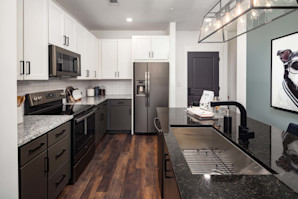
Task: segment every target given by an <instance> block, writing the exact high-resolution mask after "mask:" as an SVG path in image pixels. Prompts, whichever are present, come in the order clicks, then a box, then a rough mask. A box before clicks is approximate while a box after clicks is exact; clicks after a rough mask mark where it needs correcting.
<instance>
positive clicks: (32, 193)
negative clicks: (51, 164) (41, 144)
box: [19, 151, 47, 199]
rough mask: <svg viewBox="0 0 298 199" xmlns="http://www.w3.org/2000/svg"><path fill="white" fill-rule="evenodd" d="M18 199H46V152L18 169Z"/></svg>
mask: <svg viewBox="0 0 298 199" xmlns="http://www.w3.org/2000/svg"><path fill="white" fill-rule="evenodd" d="M19 175H20V198H22V199H27V198H28V199H32V198H47V151H45V152H43V153H42V154H40V155H39V156H37V157H36V158H34V159H33V160H31V161H30V162H29V163H28V164H26V165H25V166H23V167H21V168H20V173H19Z"/></svg>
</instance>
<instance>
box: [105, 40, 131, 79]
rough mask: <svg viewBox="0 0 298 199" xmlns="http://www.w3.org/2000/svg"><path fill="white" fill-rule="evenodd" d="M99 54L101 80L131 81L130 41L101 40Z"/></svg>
mask: <svg viewBox="0 0 298 199" xmlns="http://www.w3.org/2000/svg"><path fill="white" fill-rule="evenodd" d="M100 52H101V55H100V57H101V78H102V79H131V68H132V59H131V39H119V40H117V39H103V40H101V49H100Z"/></svg>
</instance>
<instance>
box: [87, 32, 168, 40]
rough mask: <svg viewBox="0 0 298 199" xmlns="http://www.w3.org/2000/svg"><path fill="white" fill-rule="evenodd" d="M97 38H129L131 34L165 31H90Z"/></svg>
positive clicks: (152, 33) (151, 33)
mask: <svg viewBox="0 0 298 199" xmlns="http://www.w3.org/2000/svg"><path fill="white" fill-rule="evenodd" d="M91 32H92V33H93V34H94V35H95V36H96V37H97V38H99V39H131V38H132V36H133V35H165V34H166V32H165V31H163V30H160V31H149V30H148V31H133V30H131V31H120V30H119V31H102V30H92V31H91Z"/></svg>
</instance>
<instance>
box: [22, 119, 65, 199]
mask: <svg viewBox="0 0 298 199" xmlns="http://www.w3.org/2000/svg"><path fill="white" fill-rule="evenodd" d="M70 132H71V124H70V122H67V123H65V124H62V125H61V126H59V127H57V128H56V129H54V130H52V131H50V132H48V133H46V134H44V135H42V136H40V137H38V138H36V139H35V140H33V141H31V142H29V143H27V144H25V145H23V146H21V147H19V165H20V166H19V189H20V191H19V192H20V198H21V199H35V198H36V199H41V198H42V199H44V198H45V199H46V198H49V199H54V198H56V197H57V196H58V195H59V194H60V192H61V191H62V190H63V188H64V187H65V186H66V185H67V184H68V182H69V179H70V153H71V151H70V150H71V148H70V136H71V135H70Z"/></svg>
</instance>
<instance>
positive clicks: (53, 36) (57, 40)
mask: <svg viewBox="0 0 298 199" xmlns="http://www.w3.org/2000/svg"><path fill="white" fill-rule="evenodd" d="M49 43H50V44H53V45H56V46H59V47H61V48H64V47H65V44H66V41H65V37H64V12H63V10H62V9H61V8H59V7H58V6H57V5H56V4H55V3H54V2H52V1H49Z"/></svg>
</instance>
